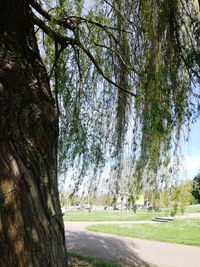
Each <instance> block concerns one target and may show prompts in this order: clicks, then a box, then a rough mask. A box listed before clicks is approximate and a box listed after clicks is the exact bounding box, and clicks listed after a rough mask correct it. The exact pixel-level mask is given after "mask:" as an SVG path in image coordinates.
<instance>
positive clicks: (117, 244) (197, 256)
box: [65, 221, 200, 267]
mask: <svg viewBox="0 0 200 267" xmlns="http://www.w3.org/2000/svg"><path fill="white" fill-rule="evenodd" d="M97 223H98V224H102V223H104V224H107V223H117V224H127V223H129V224H132V223H144V221H143V222H130V221H129V222H65V230H66V240H67V248H68V249H74V250H77V251H79V252H82V253H85V254H87V255H90V256H93V257H96V258H103V259H109V260H113V261H116V262H120V263H121V264H122V265H123V266H128V267H135V266H137V267H152V266H158V267H200V247H194V246H188V245H177V244H170V243H163V242H158V241H149V240H143V239H138V238H128V237H118V236H114V235H110V234H104V233H96V232H90V231H87V230H86V229H85V228H86V227H87V226H89V225H92V224H97ZM146 223H148V222H146Z"/></svg>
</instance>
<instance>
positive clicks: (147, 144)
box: [30, 0, 200, 192]
mask: <svg viewBox="0 0 200 267" xmlns="http://www.w3.org/2000/svg"><path fill="white" fill-rule="evenodd" d="M30 3H31V5H32V7H33V9H35V10H36V11H37V13H38V14H39V16H37V15H35V16H34V18H33V19H34V21H35V24H36V25H37V26H38V27H39V28H40V29H41V30H42V31H43V32H44V33H45V34H46V36H45V38H44V43H43V45H44V51H48V53H44V58H45V60H46V62H47V63H48V67H49V75H50V78H51V83H52V88H53V89H52V90H53V92H54V94H55V99H56V101H57V105H58V107H59V112H60V122H59V125H60V138H59V144H58V162H59V171H60V173H66V171H68V173H69V176H72V177H73V178H74V187H73V190H77V188H78V187H79V185H80V184H81V183H82V180H83V177H84V176H86V177H87V179H86V181H88V179H89V177H91V181H90V182H89V184H90V185H91V186H90V187H91V188H93V190H96V187H97V181H98V180H99V177H100V176H101V175H100V174H101V171H103V167H104V166H106V168H107V169H109V167H108V162H112V163H109V165H110V166H111V169H112V170H113V169H114V170H115V172H113V171H112V173H115V174H114V176H115V177H114V178H112V179H111V180H112V181H113V180H114V181H115V182H114V184H115V185H116V188H118V187H120V184H121V182H120V179H121V178H122V176H123V175H125V173H126V175H125V176H127V177H129V178H128V179H127V180H126V184H127V185H128V187H129V189H130V190H129V191H130V192H135V191H138V192H139V189H140V188H142V186H143V183H144V182H146V181H148V182H149V183H150V184H153V185H154V186H155V185H157V184H159V183H160V182H165V183H166V184H169V182H168V180H169V177H171V178H170V179H172V176H173V169H174V170H175V169H176V168H175V167H173V166H171V167H170V160H171V159H172V155H173V151H174V153H175V154H174V155H175V156H174V158H175V159H178V155H177V153H176V152H177V151H178V149H177V148H178V145H179V141H180V138H181V129H182V127H183V126H187V127H189V122H190V121H192V120H193V119H194V118H195V115H196V114H195V109H196V106H195V105H196V104H198V101H199V100H198V99H199V98H198V97H199V94H198V92H197V90H196V89H195V86H197V84H198V83H199V80H200V73H199V65H200V56H199V55H200V51H199V47H200V46H199V32H200V28H199V21H198V12H199V3H198V1H192V0H190V1H183V0H170V1H156V0H151V1H139V0H123V1H112V0H102V1H100V0H99V1H91V2H88V1H83V0H82V1H76V0H59V1H48V2H46V4H44V3H43V7H44V8H42V7H41V5H39V4H38V3H37V2H36V1H33V0H32V1H30ZM43 18H44V19H45V20H46V21H44V20H43ZM39 36H40V35H39ZM47 48H48V49H47ZM124 162H126V163H125V165H127V164H128V165H129V167H128V168H126V171H124ZM127 162H128V163H127ZM176 162H178V160H177V161H176ZM127 169H128V170H129V171H128V172H129V173H127ZM97 170H98V173H99V174H98V175H96V173H97ZM162 170H165V171H164V173H165V174H164V173H163V171H162ZM166 170H168V171H166ZM166 172H168V173H167V174H166ZM95 177H96V178H95ZM163 177H165V178H163ZM89 180H90V179H89ZM92 184H93V185H95V186H92ZM137 188H138V189H137ZM91 190H92V189H91Z"/></svg>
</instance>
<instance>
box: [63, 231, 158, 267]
mask: <svg viewBox="0 0 200 267" xmlns="http://www.w3.org/2000/svg"><path fill="white" fill-rule="evenodd" d="M66 242H67V249H69V250H75V251H77V252H81V253H83V254H85V255H89V256H92V257H94V258H97V259H105V260H112V261H114V262H118V263H121V264H122V265H123V266H129V267H136V266H137V267H152V266H153V265H150V264H148V263H147V262H145V261H144V260H142V259H141V258H140V257H139V256H138V255H137V253H135V252H134V251H133V250H132V249H131V247H132V248H133V247H135V244H134V241H128V242H125V241H123V240H120V239H119V238H117V237H116V238H115V237H110V236H106V237H105V236H101V235H99V234H95V233H90V232H84V231H77V232H74V231H70V230H69V231H68V230H67V233H66ZM154 266H155V265H154Z"/></svg>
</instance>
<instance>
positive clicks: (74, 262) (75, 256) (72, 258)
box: [67, 251, 122, 267]
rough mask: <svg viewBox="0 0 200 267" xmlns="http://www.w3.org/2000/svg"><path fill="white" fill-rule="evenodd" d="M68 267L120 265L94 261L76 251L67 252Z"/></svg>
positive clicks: (120, 266)
mask: <svg viewBox="0 0 200 267" xmlns="http://www.w3.org/2000/svg"><path fill="white" fill-rule="evenodd" d="M67 255H68V264H69V267H122V265H121V264H118V263H114V262H111V261H107V260H100V259H95V258H92V257H90V256H86V255H83V254H81V253H79V252H76V251H68V254H67Z"/></svg>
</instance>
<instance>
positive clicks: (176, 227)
mask: <svg viewBox="0 0 200 267" xmlns="http://www.w3.org/2000/svg"><path fill="white" fill-rule="evenodd" d="M88 229H89V230H92V231H97V232H104V233H109V234H114V235H120V236H128V237H136V238H141V239H148V240H158V241H162V242H169V243H178V244H186V245H194V246H200V219H192V220H189V219H188V220H176V221H173V222H168V223H155V224H131V223H130V224H128V225H127V224H124V225H123V224H121V225H114V224H112V225H105V224H104V225H92V226H90V227H88Z"/></svg>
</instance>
